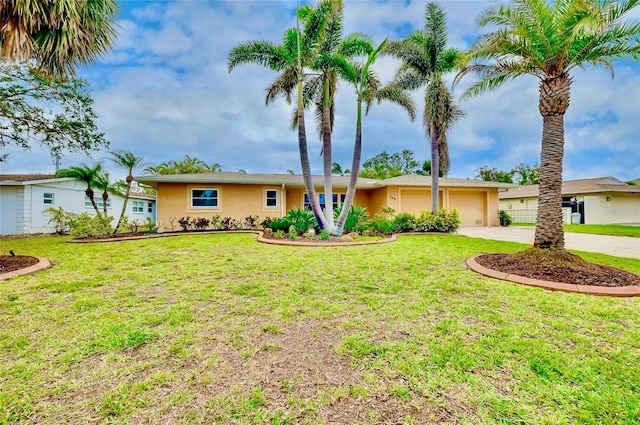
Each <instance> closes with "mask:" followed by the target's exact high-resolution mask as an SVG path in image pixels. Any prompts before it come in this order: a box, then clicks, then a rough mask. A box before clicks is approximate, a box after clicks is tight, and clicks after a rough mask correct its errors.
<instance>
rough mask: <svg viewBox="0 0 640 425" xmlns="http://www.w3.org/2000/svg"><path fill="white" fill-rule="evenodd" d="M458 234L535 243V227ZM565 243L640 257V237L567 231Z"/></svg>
mask: <svg viewBox="0 0 640 425" xmlns="http://www.w3.org/2000/svg"><path fill="white" fill-rule="evenodd" d="M458 234H459V235H463V236H469V237H472V238H482V239H493V240H498V241H510V242H521V243H526V244H529V245H533V237H534V234H535V227H533V226H531V227H529V226H526V227H523V226H510V227H461V228H460V229H458ZM564 244H565V248H567V249H576V250H580V251H588V252H599V253H602V254H608V255H613V256H616V257H626V258H638V259H640V238H631V237H626V236H604V235H588V234H585V233H566V232H565V234H564Z"/></svg>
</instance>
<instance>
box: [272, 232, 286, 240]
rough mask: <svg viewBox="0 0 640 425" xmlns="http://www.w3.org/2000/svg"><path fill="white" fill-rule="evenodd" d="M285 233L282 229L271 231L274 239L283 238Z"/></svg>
mask: <svg viewBox="0 0 640 425" xmlns="http://www.w3.org/2000/svg"><path fill="white" fill-rule="evenodd" d="M285 235H286V234H285V233H284V230H277V231H275V232H273V237H274V239H284V237H285Z"/></svg>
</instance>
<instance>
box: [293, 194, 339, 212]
mask: <svg viewBox="0 0 640 425" xmlns="http://www.w3.org/2000/svg"><path fill="white" fill-rule="evenodd" d="M318 196H319V197H320V208H322V209H323V210H324V209H325V208H326V206H327V204H326V203H325V196H324V193H321V194H319V195H318ZM346 197H347V195H346V194H344V193H334V194H333V209H336V208H338V205H342V203H343V202H344V200H345V198H346ZM338 199H340V202H338ZM304 209H305V210H310V209H311V203H310V202H309V195H307V194H306V193H305V194H304Z"/></svg>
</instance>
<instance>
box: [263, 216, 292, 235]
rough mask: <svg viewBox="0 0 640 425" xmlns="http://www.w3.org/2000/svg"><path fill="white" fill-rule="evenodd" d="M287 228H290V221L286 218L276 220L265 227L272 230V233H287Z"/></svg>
mask: <svg viewBox="0 0 640 425" xmlns="http://www.w3.org/2000/svg"><path fill="white" fill-rule="evenodd" d="M289 226H291V221H290V220H289V219H288V218H287V217H282V218H276V219H274V220H271V221H269V222H268V223H267V225H266V227H267V228H269V229H272V230H273V231H274V232H277V231H278V230H282V231H283V232H287V231H289Z"/></svg>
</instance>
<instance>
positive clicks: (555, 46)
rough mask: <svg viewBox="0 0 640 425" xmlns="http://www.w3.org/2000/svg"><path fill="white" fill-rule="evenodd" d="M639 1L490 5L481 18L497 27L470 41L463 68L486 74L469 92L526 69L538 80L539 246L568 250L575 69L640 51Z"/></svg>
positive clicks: (516, 0)
mask: <svg viewBox="0 0 640 425" xmlns="http://www.w3.org/2000/svg"><path fill="white" fill-rule="evenodd" d="M637 3H638V1H637V0H626V1H613V0H601V1H597V2H596V1H586V0H556V1H555V2H548V1H544V0H512V1H511V5H508V6H501V7H495V8H490V9H487V10H486V11H485V12H483V13H482V14H481V15H480V19H479V22H480V25H482V26H486V25H492V26H494V25H495V26H497V27H498V28H497V29H496V30H495V31H493V32H490V33H487V34H485V35H483V36H481V37H480V39H479V40H478V41H477V42H476V43H475V44H474V46H473V47H472V48H471V51H470V54H469V60H470V61H471V63H470V64H469V65H468V67H466V68H465V69H464V70H463V72H462V73H461V75H464V74H466V73H469V72H472V73H474V74H476V75H478V76H479V78H480V79H479V81H478V82H476V83H474V84H473V85H472V86H471V87H469V89H468V90H467V91H466V93H465V96H466V97H471V96H475V95H477V94H479V93H481V92H483V91H485V90H491V89H494V88H496V87H499V86H501V85H502V84H504V83H505V82H507V81H510V80H513V79H515V78H517V77H521V76H523V75H533V76H535V77H536V78H537V79H538V80H539V91H540V96H539V102H538V110H539V111H540V115H542V148H541V153H540V177H539V181H540V183H539V198H538V213H537V218H536V232H535V239H534V244H533V246H534V248H546V249H553V250H558V251H562V252H564V230H563V228H562V192H561V190H562V160H563V156H564V114H565V112H566V111H567V108H568V107H569V97H570V88H571V76H570V71H571V70H573V69H574V68H576V67H579V68H584V67H585V65H587V64H590V65H594V66H595V65H604V66H606V67H607V68H609V69H611V71H612V76H613V64H612V60H614V59H616V58H621V57H625V56H627V55H632V56H634V57H635V56H636V55H637V54H638V53H640V43H639V41H638V36H639V34H640V24H639V23H637V22H635V23H630V22H628V21H626V20H625V19H626V18H625V15H626V14H627V13H628V12H629V11H630V10H631V9H633V8H634V7H636V5H637ZM461 75H460V76H461Z"/></svg>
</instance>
